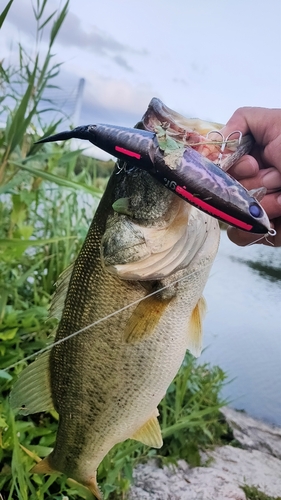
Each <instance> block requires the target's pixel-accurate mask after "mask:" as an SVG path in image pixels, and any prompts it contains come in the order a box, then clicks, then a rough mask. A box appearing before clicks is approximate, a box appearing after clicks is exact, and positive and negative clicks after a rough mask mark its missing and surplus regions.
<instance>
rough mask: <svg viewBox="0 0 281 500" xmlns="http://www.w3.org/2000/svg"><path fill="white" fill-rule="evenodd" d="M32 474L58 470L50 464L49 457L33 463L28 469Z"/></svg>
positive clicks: (52, 472)
mask: <svg viewBox="0 0 281 500" xmlns="http://www.w3.org/2000/svg"><path fill="white" fill-rule="evenodd" d="M30 472H31V473H32V474H54V473H56V474H59V472H58V471H56V470H54V469H53V468H52V466H51V465H50V461H49V457H46V458H44V459H43V460H40V462H38V464H36V465H34V467H32V469H31V470H30Z"/></svg>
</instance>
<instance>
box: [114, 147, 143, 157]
mask: <svg viewBox="0 0 281 500" xmlns="http://www.w3.org/2000/svg"><path fill="white" fill-rule="evenodd" d="M115 151H118V152H119V153H123V154H124V155H127V156H132V157H133V158H137V160H139V159H140V158H141V155H140V154H139V153H135V152H134V151H129V149H124V148H120V147H119V146H115Z"/></svg>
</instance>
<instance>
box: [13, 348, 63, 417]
mask: <svg viewBox="0 0 281 500" xmlns="http://www.w3.org/2000/svg"><path fill="white" fill-rule="evenodd" d="M49 358H50V351H47V352H45V353H44V354H42V355H41V356H39V357H38V359H36V360H35V361H34V362H33V363H31V364H30V365H29V366H27V367H26V368H25V369H24V370H23V371H22V372H21V374H20V376H19V379H18V380H17V381H16V383H15V384H14V386H13V388H12V391H11V394H10V404H11V407H12V409H13V410H14V411H16V412H17V413H20V414H21V415H29V414H30V413H38V412H40V411H50V410H53V409H54V405H53V399H52V393H51V384H50V369H49Z"/></svg>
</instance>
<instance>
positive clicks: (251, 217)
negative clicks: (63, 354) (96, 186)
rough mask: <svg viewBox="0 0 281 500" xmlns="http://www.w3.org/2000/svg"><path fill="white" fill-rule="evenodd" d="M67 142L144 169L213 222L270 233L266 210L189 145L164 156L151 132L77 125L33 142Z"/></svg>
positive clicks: (260, 232) (104, 126) (217, 166)
mask: <svg viewBox="0 0 281 500" xmlns="http://www.w3.org/2000/svg"><path fill="white" fill-rule="evenodd" d="M71 138H76V139H86V140H88V141H90V142H91V143H92V144H94V145H95V146H98V147H99V148H100V149H102V150H104V151H106V152H107V153H109V154H111V155H113V156H115V157H117V158H118V159H119V160H121V161H124V162H126V163H129V164H130V165H133V166H135V167H138V168H141V169H143V170H145V171H147V172H148V173H149V174H150V175H152V176H153V177H154V178H156V179H157V180H158V181H159V182H161V183H162V184H163V185H164V186H165V187H166V188H167V189H169V190H171V191H173V192H174V193H176V194H177V195H178V196H180V197H181V198H182V199H184V200H186V201H187V202H188V203H190V204H191V205H194V206H195V207H197V208H198V209H199V210H202V211H204V212H206V213H208V214H209V215H212V216H213V217H215V218H216V219H219V220H221V221H223V222H226V223H227V224H230V225H231V226H234V227H236V228H239V229H242V230H244V231H247V232H250V233H259V234H271V229H270V222H269V219H268V217H267V215H266V212H265V211H264V209H263V208H262V206H261V205H260V204H259V203H258V201H257V200H256V199H255V198H254V197H253V196H252V195H251V193H250V192H249V191H247V189H245V188H244V187H243V186H242V185H241V184H240V183H239V182H238V181H236V180H235V179H234V178H232V177H231V176H230V175H228V174H227V173H226V172H224V171H223V170H222V169H221V168H220V166H219V165H216V164H215V163H213V162H212V161H211V160H209V159H208V158H206V157H205V156H203V155H201V154H200V153H198V151H196V150H195V149H193V148H192V147H190V146H186V147H184V146H182V147H180V146H178V147H175V148H174V149H172V151H169V153H167V152H165V151H164V150H163V149H161V142H160V141H159V140H158V136H157V134H156V133H155V132H152V131H148V130H141V129H136V128H125V127H120V126H114V125H105V124H96V125H86V126H81V127H77V128H75V129H73V130H70V131H66V132H60V133H58V134H55V135H52V136H49V137H45V138H42V139H40V140H39V141H38V143H44V142H53V141H62V140H67V139H71ZM174 142H175V141H174Z"/></svg>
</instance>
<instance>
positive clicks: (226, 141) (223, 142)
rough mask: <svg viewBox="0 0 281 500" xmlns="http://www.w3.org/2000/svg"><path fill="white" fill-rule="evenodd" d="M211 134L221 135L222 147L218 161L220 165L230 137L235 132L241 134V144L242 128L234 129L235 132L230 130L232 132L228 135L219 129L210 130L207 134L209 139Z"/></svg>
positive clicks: (239, 141) (239, 140)
mask: <svg viewBox="0 0 281 500" xmlns="http://www.w3.org/2000/svg"><path fill="white" fill-rule="evenodd" d="M210 134H218V135H219V136H220V137H221V148H220V152H219V155H218V159H217V163H216V164H217V165H218V166H219V167H220V163H221V159H222V156H223V153H224V150H225V148H226V145H227V143H228V142H229V140H230V137H231V136H232V135H234V134H239V138H238V146H239V145H240V144H241V141H242V137H243V134H242V132H241V131H240V130H234V131H233V132H230V134H228V136H227V137H224V135H223V134H222V133H221V132H220V131H219V130H210V132H208V134H207V136H206V137H207V139H209V136H210Z"/></svg>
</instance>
